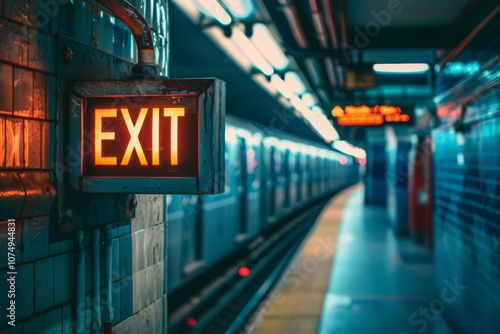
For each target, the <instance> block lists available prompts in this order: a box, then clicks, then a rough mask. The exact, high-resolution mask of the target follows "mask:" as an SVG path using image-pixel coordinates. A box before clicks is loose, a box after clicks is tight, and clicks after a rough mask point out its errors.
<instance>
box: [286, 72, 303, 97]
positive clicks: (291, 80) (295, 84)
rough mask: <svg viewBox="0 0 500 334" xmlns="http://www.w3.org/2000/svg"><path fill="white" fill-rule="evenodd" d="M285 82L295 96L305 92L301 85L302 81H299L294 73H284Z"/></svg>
mask: <svg viewBox="0 0 500 334" xmlns="http://www.w3.org/2000/svg"><path fill="white" fill-rule="evenodd" d="M285 82H286V84H287V85H288V86H289V87H290V88H291V89H292V90H293V91H294V93H295V94H298V95H300V94H302V93H304V91H305V90H306V87H305V86H304V84H303V83H302V80H300V78H299V76H298V75H297V73H295V72H286V73H285Z"/></svg>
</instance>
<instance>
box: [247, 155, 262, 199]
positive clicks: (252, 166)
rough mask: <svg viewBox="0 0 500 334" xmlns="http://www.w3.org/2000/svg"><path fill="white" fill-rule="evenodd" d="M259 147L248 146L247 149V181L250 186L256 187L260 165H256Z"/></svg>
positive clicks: (258, 180) (258, 182)
mask: <svg viewBox="0 0 500 334" xmlns="http://www.w3.org/2000/svg"><path fill="white" fill-rule="evenodd" d="M259 154H260V151H259V148H257V147H250V148H249V149H248V150H247V171H248V181H249V182H250V184H251V186H252V188H254V189H256V188H258V187H259V186H260V166H259V165H258V164H259V163H258V161H259V159H258V155H259Z"/></svg>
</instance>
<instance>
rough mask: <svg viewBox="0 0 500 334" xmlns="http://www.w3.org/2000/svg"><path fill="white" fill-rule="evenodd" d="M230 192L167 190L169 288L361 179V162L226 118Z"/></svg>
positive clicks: (177, 285)
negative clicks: (307, 206) (186, 192)
mask: <svg viewBox="0 0 500 334" xmlns="http://www.w3.org/2000/svg"><path fill="white" fill-rule="evenodd" d="M226 121H227V122H226V132H225V134H226V135H225V169H226V170H225V191H224V193H222V194H218V195H170V196H168V197H167V201H168V217H169V221H168V242H167V245H168V261H167V263H168V282H167V284H168V292H169V293H171V292H173V291H175V290H177V289H179V288H180V287H182V286H183V285H184V284H186V283H187V282H188V281H190V280H191V279H193V278H195V277H197V276H199V275H200V274H201V273H203V272H205V271H206V270H207V269H209V268H210V267H211V266H214V265H216V264H217V263H219V262H220V261H221V260H222V259H224V258H226V257H227V256H229V255H230V254H232V253H233V252H235V251H237V250H238V249H240V248H241V247H243V246H244V245H245V244H247V243H249V242H251V241H252V240H254V239H255V238H257V237H258V236H259V235H260V234H261V233H264V232H266V231H268V230H269V229H271V228H273V227H275V226H277V224H284V223H286V221H285V220H284V218H285V217H286V216H288V215H290V214H293V213H294V212H300V211H301V209H304V208H305V206H306V205H307V204H310V203H311V202H314V201H315V200H317V199H319V198H321V197H324V196H326V195H328V194H333V193H334V192H335V191H338V190H340V189H342V188H344V187H346V186H348V185H351V184H353V183H355V182H357V180H358V179H359V164H358V163H357V162H356V161H355V160H354V158H353V157H351V156H346V155H343V154H341V153H339V152H336V151H333V150H332V149H330V148H328V147H327V146H326V145H321V144H320V143H317V142H313V141H307V140H304V139H302V138H299V137H295V136H292V135H290V134H287V133H284V132H281V131H278V130H274V129H267V128H263V127H261V126H260V125H259V126H257V125H256V124H252V123H249V122H247V121H242V120H240V119H237V118H233V117H230V116H228V117H227V118H226Z"/></svg>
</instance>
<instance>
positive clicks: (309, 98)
mask: <svg viewBox="0 0 500 334" xmlns="http://www.w3.org/2000/svg"><path fill="white" fill-rule="evenodd" d="M302 102H304V103H305V104H306V106H308V107H312V106H313V105H315V104H317V103H318V101H317V100H316V98H315V97H314V95H312V94H311V93H309V92H305V93H304V94H302Z"/></svg>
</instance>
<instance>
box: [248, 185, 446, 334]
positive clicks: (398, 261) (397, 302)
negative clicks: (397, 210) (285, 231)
mask: <svg viewBox="0 0 500 334" xmlns="http://www.w3.org/2000/svg"><path fill="white" fill-rule="evenodd" d="M363 191H364V188H363V187H362V186H359V185H358V186H356V187H354V188H351V189H350V190H348V191H346V192H343V193H342V194H340V195H339V196H337V197H336V198H335V199H333V200H332V201H331V202H330V204H329V205H328V207H326V208H325V210H324V212H323V213H322V215H321V216H320V217H319V220H318V225H317V227H316V228H315V230H314V231H313V232H312V233H311V236H310V237H309V239H308V240H307V242H306V243H305V245H304V247H303V248H302V250H301V253H300V254H298V255H297V257H296V259H295V261H294V263H293V264H292V265H293V267H291V268H290V270H289V272H288V274H287V276H286V277H285V278H284V279H283V281H282V282H281V284H280V285H279V286H278V287H277V289H278V290H279V291H278V290H277V291H274V294H273V295H272V296H271V297H270V300H271V301H272V307H268V309H267V310H266V311H267V312H266V313H265V316H264V317H263V322H262V324H261V326H260V328H259V329H258V330H257V331H256V332H257V333H259V334H260V333H273V334H274V333H286V334H292V333H318V334H332V333H334V334H344V333H384V334H385V333H395V334H408V333H411V334H413V333H429V334H447V333H451V331H450V330H449V329H448V328H447V326H446V324H445V322H444V320H443V319H442V318H441V317H440V315H441V313H442V312H443V308H446V303H445V302H444V301H443V300H441V299H440V297H439V296H440V292H439V291H435V284H434V277H433V264H432V253H431V252H429V251H428V250H427V249H425V247H423V246H420V245H417V244H415V243H414V242H413V241H412V240H410V238H401V237H399V238H398V237H396V236H395V234H394V232H393V230H392V228H391V226H390V223H389V219H388V216H387V212H386V210H385V209H384V208H383V207H378V206H369V205H366V206H365V205H364V203H363ZM342 207H343V210H342ZM339 225H340V228H338V226H339ZM325 233H326V234H328V235H330V234H331V233H335V234H338V236H337V242H336V245H335V247H334V250H333V251H332V252H331V258H332V259H333V265H332V266H331V270H329V269H328V268H330V264H329V263H327V261H324V262H321V261H319V260H318V257H319V256H321V252H320V251H318V250H319V249H320V248H321V247H319V246H320V243H321V242H323V243H325V242H326V241H327V236H326V234H325ZM323 248H324V249H328V247H326V248H325V247H323ZM332 249H333V248H332ZM325 254H326V253H325ZM323 258H324V257H323ZM313 260H315V261H313ZM314 263H316V264H314ZM325 268H327V270H325ZM307 269H309V271H308V270H307ZM313 269H314V271H313ZM301 273H302V276H301V275H300V274H301ZM327 281H328V283H327V284H326V283H322V282H327ZM294 282H295V284H294Z"/></svg>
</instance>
